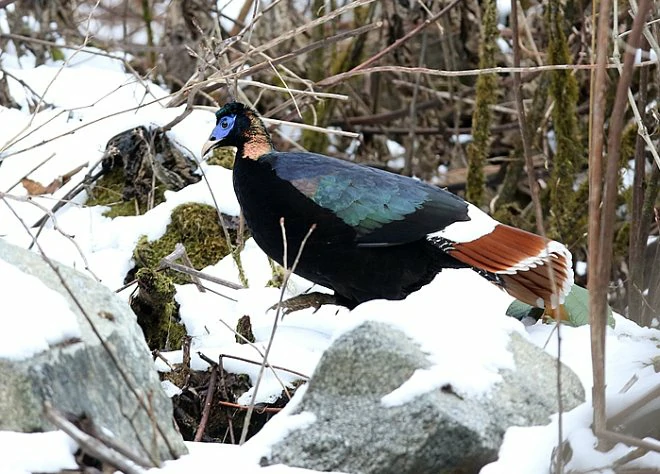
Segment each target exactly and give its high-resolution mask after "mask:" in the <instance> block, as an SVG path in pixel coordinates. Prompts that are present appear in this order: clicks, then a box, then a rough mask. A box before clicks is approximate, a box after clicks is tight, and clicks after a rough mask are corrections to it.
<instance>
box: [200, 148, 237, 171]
mask: <svg viewBox="0 0 660 474" xmlns="http://www.w3.org/2000/svg"><path fill="white" fill-rule="evenodd" d="M235 158H236V151H235V150H234V149H233V148H226V147H221V148H214V149H213V153H212V154H211V157H210V158H209V159H208V160H206V161H207V163H208V164H209V165H217V166H222V167H223V168H227V169H228V170H233V169H234V159H235Z"/></svg>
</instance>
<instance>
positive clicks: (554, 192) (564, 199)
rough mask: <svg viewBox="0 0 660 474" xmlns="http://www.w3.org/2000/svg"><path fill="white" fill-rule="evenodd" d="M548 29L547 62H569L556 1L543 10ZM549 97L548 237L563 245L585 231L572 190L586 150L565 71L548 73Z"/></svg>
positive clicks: (573, 87)
mask: <svg viewBox="0 0 660 474" xmlns="http://www.w3.org/2000/svg"><path fill="white" fill-rule="evenodd" d="M545 23H546V27H547V30H548V37H549V44H548V62H549V63H550V64H570V63H572V60H571V56H570V53H569V50H568V42H567V40H566V35H565V34H564V29H563V28H564V16H563V13H562V6H561V2H560V1H559V0H553V1H551V2H549V4H548V6H547V7H546V11H545ZM550 75H551V80H550V97H551V98H552V99H553V101H554V107H553V109H552V123H553V128H554V133H555V141H556V144H557V148H556V152H555V155H554V158H553V163H552V172H551V174H550V183H549V188H550V228H549V234H550V235H549V237H551V238H553V239H558V240H560V241H562V242H566V243H567V244H569V245H570V244H574V243H576V242H577V241H578V240H579V239H580V238H581V236H582V235H583V234H584V232H586V229H580V228H578V226H577V225H576V224H577V222H578V220H579V216H580V214H581V210H580V209H579V207H580V208H582V209H584V210H586V209H585V206H584V203H578V202H577V200H576V193H575V191H574V189H573V187H574V183H575V178H576V174H577V172H579V171H580V169H581V167H582V165H583V164H584V162H585V157H586V150H585V149H584V147H583V146H582V141H581V139H580V129H579V124H578V114H577V103H578V98H579V97H578V93H579V91H578V83H577V79H576V78H575V76H574V75H573V73H572V72H571V71H569V70H557V71H552V72H551V73H550Z"/></svg>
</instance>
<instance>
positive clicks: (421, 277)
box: [202, 102, 573, 308]
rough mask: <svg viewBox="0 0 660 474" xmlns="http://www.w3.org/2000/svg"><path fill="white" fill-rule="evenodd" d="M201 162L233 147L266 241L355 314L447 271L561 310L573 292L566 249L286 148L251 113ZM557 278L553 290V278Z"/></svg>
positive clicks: (430, 190) (229, 120)
mask: <svg viewBox="0 0 660 474" xmlns="http://www.w3.org/2000/svg"><path fill="white" fill-rule="evenodd" d="M215 115H216V119H217V124H216V126H215V128H214V129H213V132H212V133H211V137H210V138H209V141H208V142H206V143H205V144H204V147H203V149H202V155H203V156H205V155H206V154H207V153H208V152H209V151H211V150H212V149H214V148H217V147H225V146H232V147H236V150H237V151H236V161H235V163H234V171H233V181H234V190H235V191H236V195H237V197H238V201H239V203H240V205H241V208H242V209H243V213H244V215H245V220H246V222H247V225H248V227H249V228H250V230H251V231H252V235H253V237H254V239H255V241H256V242H257V244H259V246H260V247H261V248H262V249H263V250H264V251H265V252H266V253H267V254H268V255H269V256H270V257H271V258H273V259H274V260H276V261H277V262H279V263H280V264H282V263H283V255H284V246H283V241H282V229H281V226H280V219H281V218H284V226H285V229H286V240H287V260H288V262H287V266H288V267H289V268H290V267H291V265H292V264H293V262H294V259H295V256H296V254H297V253H298V250H299V248H300V246H301V243H302V241H303V239H304V237H305V235H306V234H307V233H308V232H309V229H310V227H311V226H313V225H315V229H314V231H313V232H312V233H311V235H310V237H309V239H308V240H307V242H306V243H305V245H304V247H303V249H302V253H301V258H300V261H299V262H298V264H297V267H296V268H295V273H297V274H298V275H300V276H303V277H305V278H307V279H308V280H311V281H313V282H315V283H318V284H319V285H323V286H325V287H328V288H330V289H332V290H334V292H335V298H336V302H337V303H339V304H342V305H344V306H348V307H349V308H352V307H355V306H356V305H358V304H359V303H362V302H364V301H368V300H372V299H376V298H385V299H392V300H397V299H402V298H405V297H406V296H407V295H408V294H410V293H412V292H414V291H416V290H418V289H420V288H421V287H422V286H424V285H426V284H427V283H429V282H430V281H431V280H432V279H433V277H434V276H435V275H436V274H437V273H438V272H439V271H441V270H442V269H443V268H472V269H473V270H475V271H477V272H478V273H479V274H481V275H482V276H484V277H485V278H487V279H488V280H490V281H492V282H493V283H495V284H497V285H499V286H501V287H502V288H504V289H505V290H506V291H507V292H508V293H509V294H511V295H512V296H514V297H515V298H517V299H519V300H521V301H523V302H525V303H528V304H531V305H533V306H539V307H544V306H547V305H548V304H550V306H552V307H555V306H557V305H558V303H562V302H563V300H564V297H565V296H566V294H568V292H569V291H570V289H571V286H572V285H573V270H572V263H571V254H570V252H569V251H568V249H567V248H566V247H564V246H563V245H562V244H560V243H558V242H555V241H553V240H549V239H546V238H543V237H540V236H538V235H535V234H532V233H529V232H526V231H523V230H519V229H516V228H513V227H510V226H507V225H504V224H500V223H499V222H497V221H495V220H494V219H492V218H491V217H489V216H488V215H487V214H486V213H484V212H482V211H481V210H479V209H478V208H477V207H475V206H473V205H472V204H469V203H468V202H466V201H464V200H463V199H461V198H459V197H458V196H455V195H454V194H451V193H450V192H448V191H445V190H443V189H440V188H438V187H435V186H431V185H429V184H425V183H423V182H421V181H418V180H415V179H413V178H408V177H405V176H399V175H396V174H393V173H389V172H386V171H382V170H378V169H374V168H369V167H366V166H361V165H357V164H353V163H350V162H346V161H342V160H338V159H335V158H331V157H328V156H324V155H320V154H315V153H301V152H278V151H275V150H274V149H273V145H272V142H271V139H270V135H269V134H268V132H267V131H266V128H265V127H264V124H263V122H262V121H261V119H260V118H259V116H258V115H257V113H256V112H255V111H253V110H252V109H250V108H249V107H247V106H245V105H243V104H241V103H238V102H231V103H228V104H226V105H225V106H224V107H222V108H221V109H220V110H218V111H217V112H216V114H215ZM548 265H550V266H551V268H552V270H553V274H554V282H555V288H556V289H557V290H556V291H555V292H553V285H552V284H551V281H550V278H549V275H548Z"/></svg>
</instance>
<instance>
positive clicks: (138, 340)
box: [0, 239, 187, 464]
mask: <svg viewBox="0 0 660 474" xmlns="http://www.w3.org/2000/svg"><path fill="white" fill-rule="evenodd" d="M0 259H2V260H4V261H6V262H8V263H9V264H11V265H13V266H15V267H17V268H18V269H20V270H21V271H23V272H24V273H27V274H29V275H33V276H35V277H37V278H39V279H40V280H41V281H42V282H43V283H44V284H45V285H46V286H47V287H49V288H51V289H53V290H55V291H57V292H59V293H61V294H62V295H64V297H65V298H66V299H67V301H68V303H69V307H70V308H71V310H72V311H73V312H74V313H75V314H76V316H77V319H78V325H79V327H80V331H81V338H80V339H81V340H72V341H67V342H63V343H60V344H57V345H55V346H51V347H50V348H49V349H48V350H46V351H44V352H41V353H39V354H36V355H34V356H32V357H30V358H27V359H23V360H7V359H4V360H3V359H0V374H2V383H1V384H0V430H11V431H20V432H35V431H50V430H53V429H54V426H53V425H51V424H50V423H49V422H48V421H47V420H46V419H45V417H44V415H43V412H44V402H46V401H48V402H50V403H51V404H52V406H53V407H54V408H55V409H56V410H58V411H61V412H65V413H71V414H73V415H76V416H80V415H83V414H85V415H86V416H87V417H88V418H89V419H90V420H91V421H92V422H93V423H94V425H95V426H96V427H98V428H101V429H102V431H103V432H105V434H106V435H108V434H109V435H110V436H111V437H113V438H114V441H115V442H117V443H118V444H119V445H123V446H125V447H127V448H128V449H129V450H130V451H132V452H134V453H136V454H137V455H138V456H139V457H140V458H142V459H145V460H151V461H152V463H154V464H159V463H160V462H161V461H164V460H168V459H174V458H177V457H178V456H180V455H182V454H185V453H186V452H187V450H186V447H185V445H184V443H183V440H182V438H181V435H180V434H179V433H178V431H177V430H176V428H175V426H174V423H173V421H172V403H171V401H170V399H169V398H168V397H167V395H166V394H165V392H164V391H163V390H162V388H161V385H160V381H159V378H158V374H157V373H156V370H155V368H154V364H153V361H152V359H151V354H150V351H149V348H148V347H147V344H146V342H145V341H144V336H143V334H142V330H141V329H140V327H139V326H138V324H137V320H136V317H135V315H134V314H133V312H132V311H131V309H130V308H129V306H128V304H127V303H125V302H123V301H121V300H120V299H119V298H118V297H117V295H115V294H114V293H113V292H112V291H110V290H109V289H108V288H106V287H104V286H103V285H101V284H99V283H97V282H96V281H94V280H92V279H91V278H89V277H87V276H85V275H82V274H81V273H79V272H77V271H75V270H73V269H71V268H68V267H66V266H64V265H58V264H56V266H57V268H58V269H59V272H60V274H61V275H62V277H63V278H64V280H65V281H66V283H67V285H68V287H69V288H70V289H71V290H72V292H73V294H74V295H75V296H76V298H77V299H78V301H79V302H80V304H81V306H82V307H83V308H84V310H85V313H86V315H87V316H88V317H89V318H91V320H92V322H93V325H94V327H95V328H96V330H97V331H98V333H99V335H100V337H101V338H102V339H103V341H105V344H106V345H107V347H108V348H109V349H110V351H111V352H112V354H113V355H112V356H111V355H110V354H109V353H108V350H106V348H105V347H104V346H103V345H102V344H101V341H100V340H99V337H98V336H97V335H95V334H94V332H93V330H92V327H91V325H90V323H89V322H88V320H87V319H86V318H85V316H83V313H82V312H81V311H80V310H79V308H78V306H76V304H75V303H74V301H73V300H72V298H71V296H70V295H69V294H68V293H67V291H66V290H65V289H64V287H63V285H62V282H61V281H60V279H59V278H58V276H57V275H56V273H55V272H54V271H53V270H52V268H51V267H50V266H49V265H48V264H46V262H44V260H43V259H42V258H41V257H40V256H39V255H37V254H34V253H32V252H29V251H27V250H24V249H20V248H18V247H14V246H12V245H9V244H7V243H5V242H3V241H2V239H0ZM31 297H33V296H31V289H30V288H25V300H26V301H25V303H26V304H25V308H26V309H25V314H23V315H22V316H21V317H23V318H30V298H31ZM113 358H114V361H113ZM115 361H116V363H115ZM119 367H120V368H121V372H123V374H124V375H122V374H121V373H120V369H119ZM124 377H126V378H127V380H128V381H127V380H126V379H124ZM129 385H130V386H129ZM131 387H132V388H131ZM136 393H137V395H138V396H139V397H140V398H141V400H142V404H141V403H139V402H138V399H137V397H136ZM144 407H147V408H148V409H147V410H145V409H144Z"/></svg>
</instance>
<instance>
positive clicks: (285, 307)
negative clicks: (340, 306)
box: [268, 291, 337, 317]
mask: <svg viewBox="0 0 660 474" xmlns="http://www.w3.org/2000/svg"><path fill="white" fill-rule="evenodd" d="M324 304H337V298H336V297H335V295H329V294H327V293H319V292H318V291H315V292H313V293H305V294H302V295H298V296H293V297H291V298H289V299H287V300H284V301H282V302H281V303H280V302H277V303H275V304H274V305H273V306H271V307H270V308H268V309H277V307H278V305H279V306H280V308H282V317H284V316H286V315H287V314H289V313H293V312H294V311H300V310H301V309H307V308H314V312H315V313H316V312H317V311H318V310H319V309H320V308H321V306H323V305H324Z"/></svg>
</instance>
